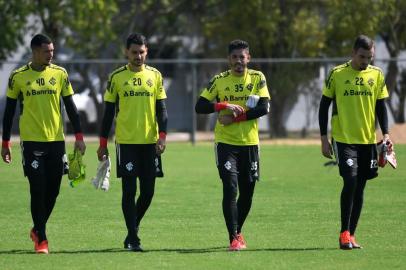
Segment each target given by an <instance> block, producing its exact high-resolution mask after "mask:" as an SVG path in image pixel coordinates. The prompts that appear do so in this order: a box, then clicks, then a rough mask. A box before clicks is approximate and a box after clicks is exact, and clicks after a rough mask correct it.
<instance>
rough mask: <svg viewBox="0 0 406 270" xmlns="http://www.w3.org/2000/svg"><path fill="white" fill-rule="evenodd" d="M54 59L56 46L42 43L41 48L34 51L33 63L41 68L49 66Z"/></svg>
mask: <svg viewBox="0 0 406 270" xmlns="http://www.w3.org/2000/svg"><path fill="white" fill-rule="evenodd" d="M53 57H54V44H52V43H50V44H46V43H42V44H41V47H40V48H36V49H34V51H33V61H34V62H35V63H36V64H37V65H39V66H49V65H50V64H51V62H52V58H53Z"/></svg>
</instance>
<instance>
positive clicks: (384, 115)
mask: <svg viewBox="0 0 406 270" xmlns="http://www.w3.org/2000/svg"><path fill="white" fill-rule="evenodd" d="M375 111H376V117H377V118H378V122H379V126H380V127H381V130H382V135H383V137H384V139H389V129H388V111H387V110H386V104H385V99H378V100H377V101H376V106H375Z"/></svg>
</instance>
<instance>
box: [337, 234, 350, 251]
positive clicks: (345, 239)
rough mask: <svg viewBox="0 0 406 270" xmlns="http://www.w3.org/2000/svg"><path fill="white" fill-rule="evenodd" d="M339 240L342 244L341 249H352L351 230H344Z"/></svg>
mask: <svg viewBox="0 0 406 270" xmlns="http://www.w3.org/2000/svg"><path fill="white" fill-rule="evenodd" d="M338 242H339V244H340V249H346V250H348V249H352V244H351V238H350V232H349V231H344V232H342V233H340V238H338Z"/></svg>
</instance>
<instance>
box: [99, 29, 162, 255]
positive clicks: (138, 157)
mask: <svg viewBox="0 0 406 270" xmlns="http://www.w3.org/2000/svg"><path fill="white" fill-rule="evenodd" d="M147 52H148V48H147V40H146V38H145V37H144V36H143V35H141V34H138V33H134V34H131V35H129V36H128V38H127V44H126V50H125V53H126V56H127V58H128V64H126V65H125V66H123V67H120V68H118V69H116V70H115V71H114V72H113V73H111V75H110V77H109V81H108V84H107V90H106V93H105V95H104V101H105V112H104V117H103V122H102V127H101V131H100V146H99V149H98V150H97V155H98V158H99V160H102V159H104V158H105V157H106V156H107V155H108V149H107V138H108V134H109V131H110V129H111V125H112V122H113V118H114V115H115V111H117V115H116V129H115V137H116V152H117V177H119V178H120V177H121V178H122V181H121V183H122V192H123V194H122V201H121V204H122V210H123V214H124V219H125V223H126V226H127V230H128V234H127V237H126V238H125V240H124V248H125V249H128V250H131V251H143V250H142V248H141V245H140V238H139V237H138V228H139V225H140V222H141V220H142V218H143V216H144V214H145V212H146V211H147V209H148V207H149V205H150V204H151V201H152V197H153V195H154V190H155V177H156V167H155V166H156V162H158V161H159V155H161V154H162V153H163V152H164V151H165V145H166V126H167V119H168V115H167V111H166V105H165V99H166V93H165V90H164V87H163V80H162V75H161V73H160V72H159V71H158V70H157V69H155V68H153V67H150V66H148V65H146V64H145V59H146V57H147ZM137 178H139V185H140V194H139V197H138V199H137V203H135V194H136V190H137Z"/></svg>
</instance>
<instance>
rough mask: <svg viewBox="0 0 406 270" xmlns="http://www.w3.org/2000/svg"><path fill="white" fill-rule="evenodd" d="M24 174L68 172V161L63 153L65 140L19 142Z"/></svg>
mask: <svg viewBox="0 0 406 270" xmlns="http://www.w3.org/2000/svg"><path fill="white" fill-rule="evenodd" d="M21 152H22V163H23V169H24V176H27V177H30V176H37V175H46V172H48V171H52V172H55V174H58V173H60V174H61V176H62V175H63V174H66V173H68V162H67V158H66V154H65V142H64V141H57V142H28V141H23V142H21Z"/></svg>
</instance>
